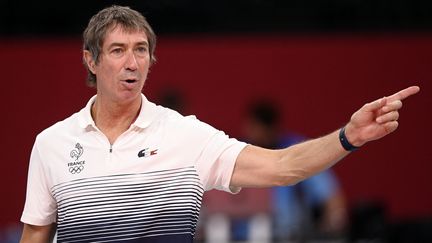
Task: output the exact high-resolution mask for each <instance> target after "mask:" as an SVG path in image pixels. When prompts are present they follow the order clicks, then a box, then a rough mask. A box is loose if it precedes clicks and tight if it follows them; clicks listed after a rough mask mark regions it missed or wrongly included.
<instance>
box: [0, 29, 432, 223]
mask: <svg viewBox="0 0 432 243" xmlns="http://www.w3.org/2000/svg"><path fill="white" fill-rule="evenodd" d="M0 53H1V59H0V67H1V70H2V72H1V83H2V87H1V89H0V90H1V91H0V92H1V96H0V97H1V102H0V108H1V110H2V111H3V116H2V119H1V126H0V127H1V129H2V134H3V139H2V141H1V142H0V143H1V149H2V153H1V161H2V176H1V177H0V178H1V179H0V180H1V181H0V182H1V185H2V187H1V190H2V191H1V195H2V198H3V200H2V201H1V210H2V212H1V215H2V217H0V226H1V225H5V224H7V223H11V222H17V221H18V220H19V217H20V214H21V210H22V207H23V203H24V199H25V183H26V174H27V164H28V158H29V153H30V150H31V146H32V144H33V141H34V137H35V136H36V134H37V133H39V132H40V131H41V130H43V129H44V128H46V127H47V126H49V125H51V124H52V123H54V122H56V121H58V120H60V119H63V118H65V117H67V116H68V115H70V114H71V113H73V112H75V111H78V110H79V109H80V108H81V107H82V106H84V105H85V103H86V102H87V100H88V98H89V97H90V96H91V95H92V94H93V93H94V90H92V89H91V88H88V87H86V86H85V82H84V78H85V70H84V68H83V67H82V65H81V43H80V40H79V38H76V39H19V40H16V39H8V40H1V41H0ZM157 57H158V63H157V64H156V65H155V66H154V67H153V69H152V72H151V73H150V76H149V80H148V81H147V84H146V87H145V88H144V93H145V94H146V95H147V96H148V97H149V98H151V99H156V97H158V94H160V92H162V90H163V89H165V88H166V87H174V88H177V89H179V90H180V91H181V92H183V94H184V95H185V96H186V101H187V113H194V114H196V115H197V116H198V118H200V119H201V120H203V121H206V122H208V123H210V124H212V125H214V126H215V127H217V128H219V129H222V130H225V131H226V132H227V133H229V134H230V135H233V136H235V137H237V136H240V135H241V133H240V129H241V121H242V114H243V111H244V109H245V105H246V104H247V103H248V102H249V101H250V100H251V99H253V98H256V97H261V96H271V97H273V98H274V99H275V100H276V101H278V102H280V103H283V104H284V112H285V117H284V120H285V122H286V124H287V126H288V127H289V128H290V129H293V130H295V131H298V132H301V133H303V134H305V135H307V136H309V137H316V136H319V135H322V134H325V133H328V132H331V131H332V130H334V129H336V128H338V127H340V126H342V125H343V124H344V123H345V122H347V120H348V119H349V117H350V115H351V113H352V112H353V111H355V110H356V109H357V108H359V107H360V106H362V105H363V103H364V102H367V101H371V100H373V99H376V98H380V97H382V96H384V95H388V94H391V93H392V92H394V91H397V90H399V89H402V88H404V87H406V86H409V85H413V84H415V85H420V86H421V88H422V91H421V93H420V94H419V95H417V96H415V97H412V98H411V99H409V100H407V101H406V102H405V103H404V108H403V110H402V114H401V115H402V116H401V118H400V128H399V130H398V131H397V132H396V133H394V134H392V135H390V136H388V137H387V138H384V139H383V140H380V141H377V142H374V143H371V144H368V145H367V146H365V147H364V148H362V149H361V150H359V151H357V152H355V153H354V154H352V155H350V156H349V157H348V158H346V159H345V160H344V161H343V162H342V163H340V164H338V165H337V166H336V167H335V170H336V173H337V174H338V175H339V177H340V179H341V181H342V184H343V188H344V190H345V192H346V195H347V197H348V199H349V201H350V202H351V203H354V202H356V201H358V200H364V199H378V200H382V201H384V202H385V203H386V204H387V205H388V210H389V213H390V216H391V217H392V218H393V219H405V218H412V217H425V216H429V217H430V216H432V187H431V185H432V177H431V176H430V174H431V171H432V152H431V151H432V149H431V142H430V141H429V140H430V138H431V137H432V130H431V120H432V109H431V107H432V68H431V63H432V61H431V60H432V36H431V35H420V34H418V35H409V36H408V35H376V34H375V35H329V36H322V35H321V36H317V35H311V36H276V35H273V36H261V35H255V36H252V35H251V36H241V37H239V36H224V37H221V36H218V37H215V36H212V37H203V36H201V37H197V36H195V37H190V36H188V37H176V38H174V37H160V38H159V43H158V47H157Z"/></svg>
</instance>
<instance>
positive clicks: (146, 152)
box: [138, 148, 158, 158]
mask: <svg viewBox="0 0 432 243" xmlns="http://www.w3.org/2000/svg"><path fill="white" fill-rule="evenodd" d="M157 151H158V150H157V149H153V150H150V148H145V149H143V150H140V151H139V152H138V157H139V158H142V157H144V158H145V157H149V156H152V155H155V154H157Z"/></svg>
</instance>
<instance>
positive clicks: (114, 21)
mask: <svg viewBox="0 0 432 243" xmlns="http://www.w3.org/2000/svg"><path fill="white" fill-rule="evenodd" d="M117 27H120V28H121V29H123V30H124V31H127V32H142V31H143V32H144V33H145V35H146V36H147V39H148V40H147V41H148V45H149V54H150V63H154V62H155V61H156V58H155V56H154V51H155V48H156V35H155V34H154V32H153V30H152V28H151V26H150V24H149V23H148V22H147V20H146V19H145V17H144V16H143V15H142V14H140V13H139V12H137V11H135V10H132V9H130V8H129V7H122V6H111V7H108V8H105V9H103V10H101V11H100V12H99V13H97V14H96V15H94V16H93V17H92V18H91V19H90V21H89V24H88V26H87V28H86V29H85V31H84V33H83V41H84V45H83V50H84V51H89V52H90V54H91V56H92V58H93V60H94V62H95V64H98V62H99V59H100V54H101V52H102V46H103V44H104V41H105V37H106V35H107V33H108V32H109V31H112V30H114V29H115V28H117ZM84 65H85V66H86V67H87V71H88V77H87V83H88V84H89V85H90V86H95V84H96V75H95V74H93V73H92V72H91V71H90V68H89V66H88V63H87V62H86V61H85V60H84Z"/></svg>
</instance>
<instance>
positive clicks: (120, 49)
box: [111, 48, 123, 56]
mask: <svg viewBox="0 0 432 243" xmlns="http://www.w3.org/2000/svg"><path fill="white" fill-rule="evenodd" d="M111 53H112V54H113V55H115V56H120V55H121V54H122V53H123V49H122V48H114V49H112V50H111Z"/></svg>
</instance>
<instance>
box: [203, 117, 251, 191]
mask: <svg viewBox="0 0 432 243" xmlns="http://www.w3.org/2000/svg"><path fill="white" fill-rule="evenodd" d="M196 125H197V126H196V129H197V130H200V131H201V132H204V133H206V134H207V135H209V136H208V137H207V138H206V139H205V140H204V144H203V145H202V146H200V147H201V148H202V151H201V153H200V156H199V158H198V162H197V165H196V167H197V170H198V172H199V174H200V177H201V180H202V182H203V184H204V189H205V190H206V191H208V190H211V189H217V190H223V191H227V192H230V193H237V192H239V191H240V188H233V187H230V182H231V177H232V174H233V171H234V166H235V162H236V160H237V157H238V155H239V154H240V152H241V151H242V150H243V148H244V147H245V146H246V145H247V144H246V143H244V142H240V141H238V140H237V139H235V138H230V137H229V136H228V135H226V134H225V133H224V132H222V131H220V130H217V129H215V128H213V127H211V126H210V125H207V124H205V123H202V122H198V124H196Z"/></svg>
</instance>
